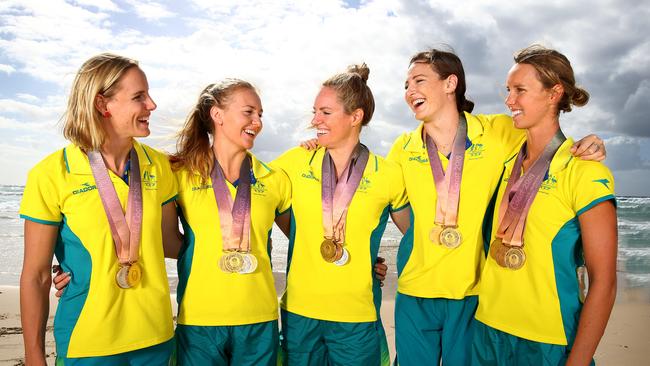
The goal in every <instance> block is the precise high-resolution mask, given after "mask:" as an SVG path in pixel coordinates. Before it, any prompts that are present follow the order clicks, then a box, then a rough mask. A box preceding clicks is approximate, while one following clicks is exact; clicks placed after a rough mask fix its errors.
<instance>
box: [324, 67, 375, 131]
mask: <svg viewBox="0 0 650 366" xmlns="http://www.w3.org/2000/svg"><path fill="white" fill-rule="evenodd" d="M368 75H370V68H368V65H366V64H365V63H362V64H361V65H350V66H348V69H347V71H346V72H344V73H340V74H336V75H334V76H332V77H331V78H329V79H327V80H325V82H324V83H323V86H325V87H329V88H332V89H334V90H335V91H336V96H337V99H338V100H339V101H340V102H341V104H343V109H344V110H345V113H347V114H351V113H352V112H354V111H355V110H357V109H359V108H361V110H362V111H363V120H362V121H361V125H362V126H365V125H367V124H368V122H370V119H372V114H373V113H374V112H375V98H374V97H373V96H372V91H371V90H370V88H369V87H368V84H367V82H368Z"/></svg>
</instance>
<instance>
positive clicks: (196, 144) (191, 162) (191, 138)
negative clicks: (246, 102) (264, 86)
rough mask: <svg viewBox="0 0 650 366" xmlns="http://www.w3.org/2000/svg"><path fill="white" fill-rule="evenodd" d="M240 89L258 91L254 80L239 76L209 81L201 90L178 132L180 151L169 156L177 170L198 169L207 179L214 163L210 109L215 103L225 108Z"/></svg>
mask: <svg viewBox="0 0 650 366" xmlns="http://www.w3.org/2000/svg"><path fill="white" fill-rule="evenodd" d="M240 89H250V90H252V91H255V92H256V90H255V87H254V86H253V85H252V84H251V83H249V82H247V81H244V80H240V79H225V80H223V81H221V82H219V83H215V84H210V85H208V86H206V87H205V88H204V89H203V90H202V91H201V94H200V95H199V100H198V101H197V102H196V104H195V105H194V108H193V109H192V111H191V112H190V114H189V115H188V116H187V118H186V119H185V125H184V126H183V129H182V130H181V131H180V132H179V133H178V142H177V144H176V148H177V152H176V153H175V154H173V155H172V156H170V161H171V163H172V168H173V169H174V170H179V169H181V168H183V167H185V168H186V169H187V170H189V171H190V172H195V173H199V174H200V175H201V178H203V180H204V181H207V179H208V177H209V176H210V172H211V171H212V165H213V164H214V155H213V153H212V148H211V146H210V136H214V122H213V121H212V117H211V116H210V110H211V109H212V107H213V106H217V107H219V108H221V109H225V108H226V107H227V105H228V103H229V102H230V97H231V96H232V94H233V93H234V92H236V91H237V90H240ZM190 176H191V175H190Z"/></svg>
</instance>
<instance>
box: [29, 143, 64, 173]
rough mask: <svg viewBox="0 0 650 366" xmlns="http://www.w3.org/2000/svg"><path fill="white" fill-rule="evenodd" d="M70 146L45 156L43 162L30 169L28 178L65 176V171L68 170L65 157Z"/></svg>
mask: <svg viewBox="0 0 650 366" xmlns="http://www.w3.org/2000/svg"><path fill="white" fill-rule="evenodd" d="M71 146H72V145H69V146H68V147H66V148H62V149H60V150H57V151H55V152H53V153H51V154H50V155H48V156H46V157H45V158H44V159H43V160H41V161H39V162H38V163H36V165H34V166H33V167H32V169H30V171H29V176H30V177H38V176H50V177H52V176H59V175H63V174H65V172H66V171H68V170H69V168H68V163H67V157H66V149H68V148H69V147H71Z"/></svg>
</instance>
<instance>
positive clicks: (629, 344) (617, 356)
mask: <svg viewBox="0 0 650 366" xmlns="http://www.w3.org/2000/svg"><path fill="white" fill-rule="evenodd" d="M275 277H276V281H277V282H276V283H277V288H279V289H282V288H284V274H282V273H276V276H275ZM396 285H397V284H396V277H395V275H391V276H389V278H388V279H387V280H386V283H385V285H384V296H383V303H382V309H381V313H382V319H383V321H384V327H385V329H386V334H387V335H388V342H389V346H390V351H391V357H394V355H395V345H394V344H395V343H394V338H393V337H394V334H395V323H394V320H393V311H394V307H395V301H394V297H395V290H396ZM172 303H173V304H174V303H175V301H172ZM56 304H57V301H56V298H55V297H54V295H53V293H52V301H51V307H50V314H51V315H50V318H49V321H48V327H47V336H46V348H47V349H46V351H47V356H48V365H54V337H53V336H52V320H53V319H54V313H55V311H56ZM175 311H176V307H175V304H174V312H175ZM649 329H650V290H649V289H647V288H626V287H625V286H624V285H623V284H621V285H619V291H618V296H617V299H616V304H615V306H614V310H613V312H612V316H611V318H610V321H609V324H608V326H607V330H606V331H605V335H604V337H603V339H602V341H601V343H600V346H599V347H598V350H597V352H596V356H595V360H596V363H597V364H598V365H617V366H628V365H629V366H636V365H644V364H647V362H648V359H649V358H650V337H649V336H648V330H649ZM0 365H24V363H23V342H22V329H21V327H20V309H19V289H18V287H15V286H0Z"/></svg>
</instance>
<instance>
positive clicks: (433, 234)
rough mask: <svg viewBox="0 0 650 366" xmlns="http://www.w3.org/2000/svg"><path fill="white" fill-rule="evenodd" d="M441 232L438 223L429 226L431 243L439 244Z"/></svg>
mask: <svg viewBox="0 0 650 366" xmlns="http://www.w3.org/2000/svg"><path fill="white" fill-rule="evenodd" d="M441 232H442V228H441V227H440V226H438V225H436V226H434V227H433V228H431V231H429V240H431V242H432V243H433V244H440V234H441Z"/></svg>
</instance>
